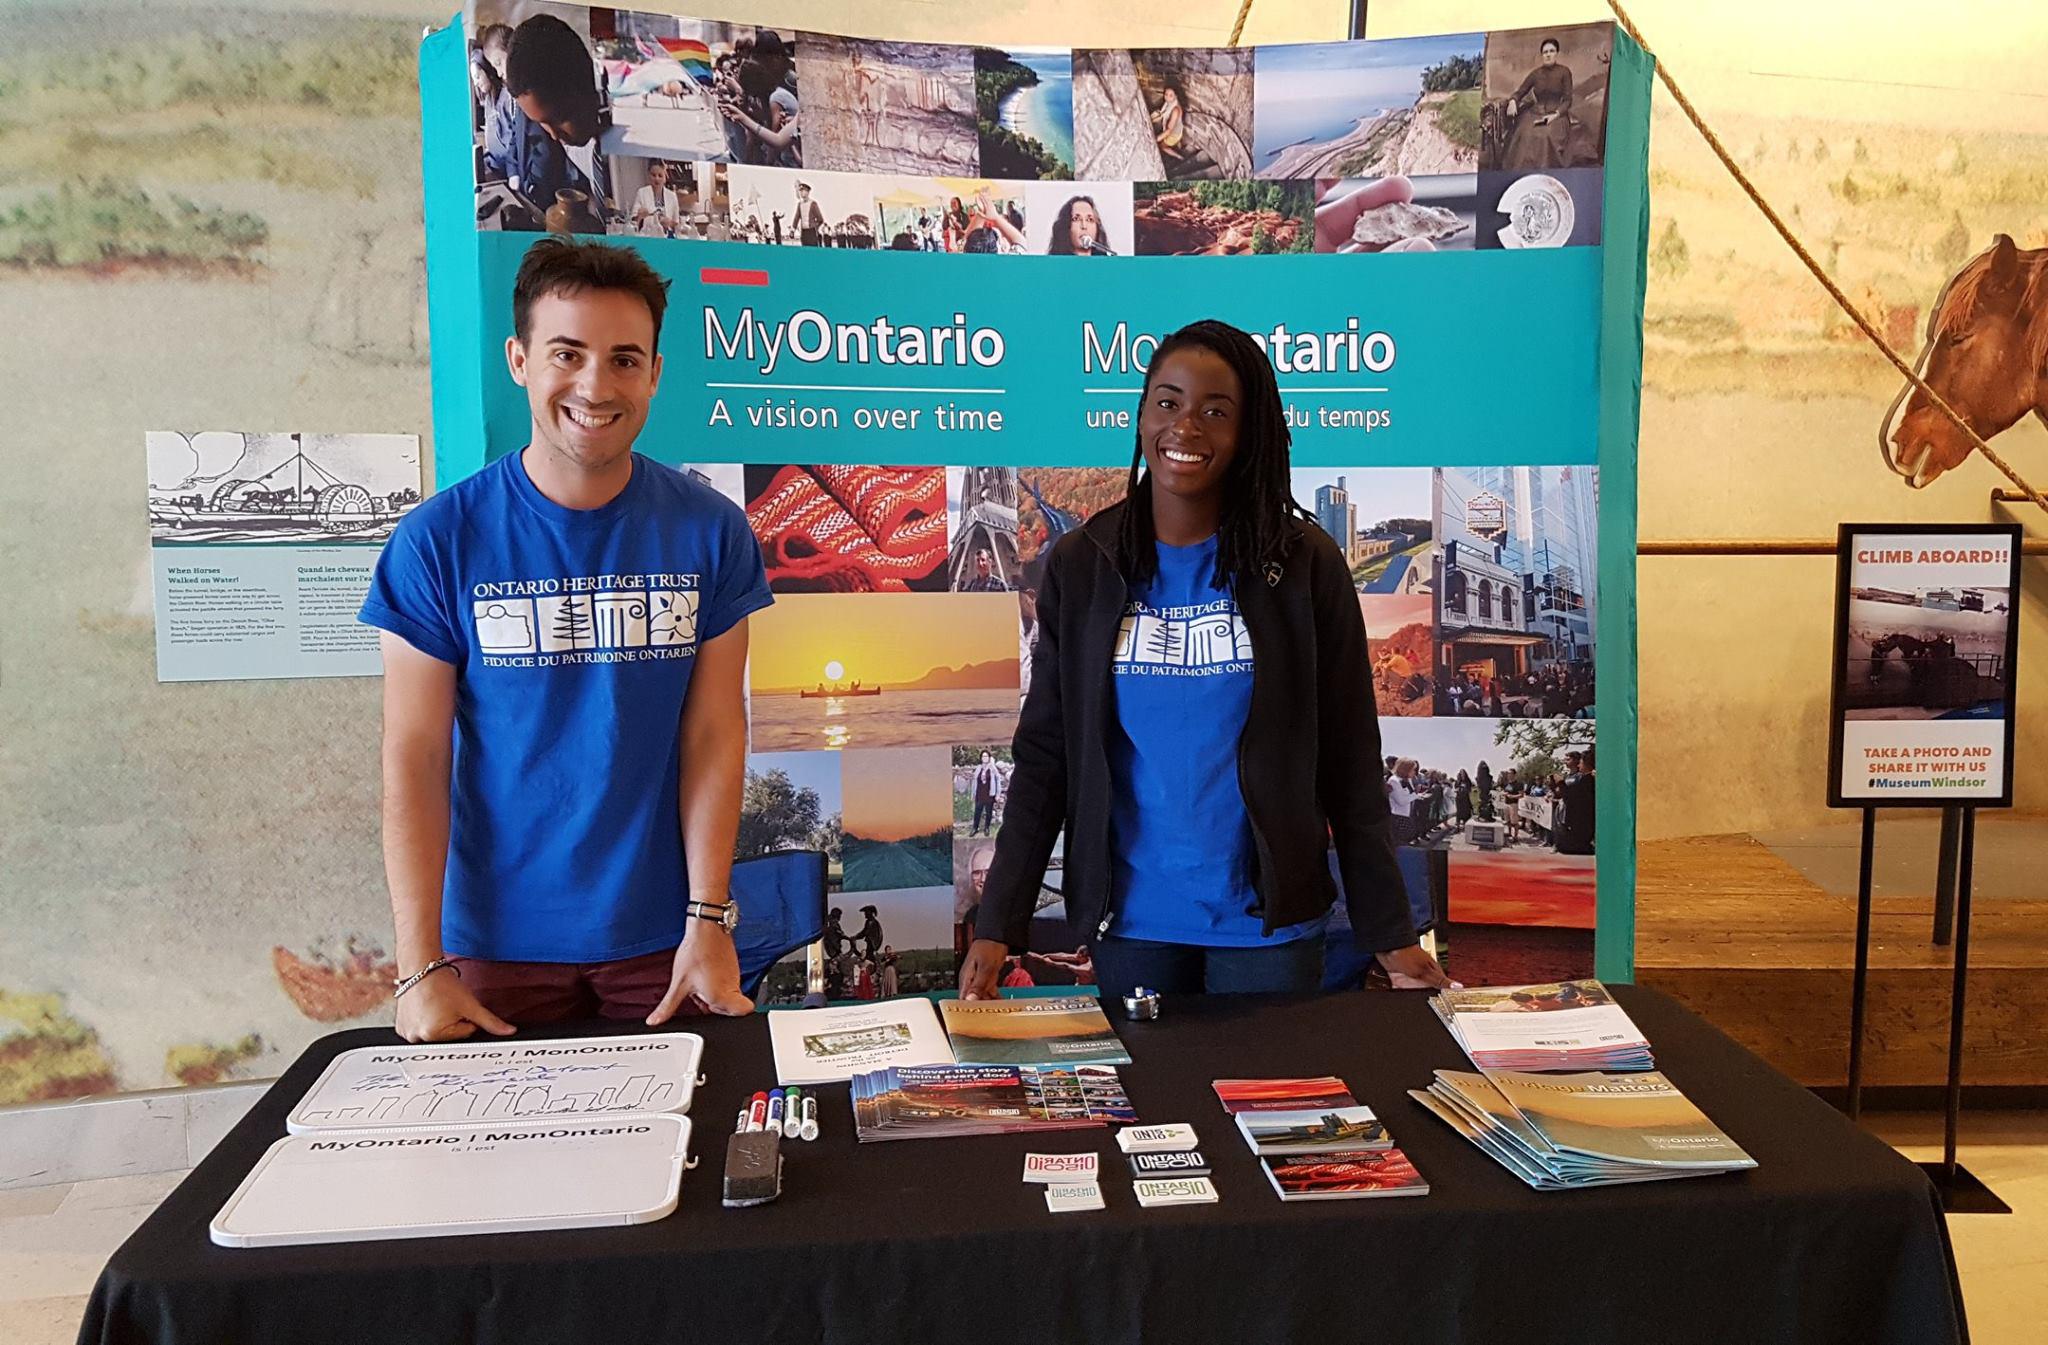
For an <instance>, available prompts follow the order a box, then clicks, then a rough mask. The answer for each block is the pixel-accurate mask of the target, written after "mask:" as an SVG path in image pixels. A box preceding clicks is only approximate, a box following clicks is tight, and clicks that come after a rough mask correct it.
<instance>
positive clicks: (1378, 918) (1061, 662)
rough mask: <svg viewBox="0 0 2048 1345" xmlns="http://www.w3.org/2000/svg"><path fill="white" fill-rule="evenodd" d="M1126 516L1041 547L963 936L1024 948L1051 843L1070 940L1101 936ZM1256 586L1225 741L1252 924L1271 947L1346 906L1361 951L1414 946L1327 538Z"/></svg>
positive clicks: (1107, 912) (1246, 614)
mask: <svg viewBox="0 0 2048 1345" xmlns="http://www.w3.org/2000/svg"><path fill="white" fill-rule="evenodd" d="M1122 509H1123V506H1122V505H1121V504H1118V505H1115V506H1112V507H1111V508H1108V509H1105V510H1103V511H1102V512H1101V513H1099V514H1097V515H1095V517H1094V518H1092V519H1090V520H1089V521H1088V522H1087V523H1086V524H1085V525H1083V526H1082V527H1080V528H1078V529H1076V530H1075V531H1073V532H1071V533H1069V534H1068V535H1067V536H1065V537H1062V538H1061V539H1060V540H1059V542H1058V543H1057V544H1055V545H1054V547H1053V549H1052V555H1051V557H1050V559H1049V560H1048V562H1047V565H1046V573H1045V578H1044V580H1043V582H1042V583H1041V584H1040V586H1039V591H1038V636H1037V644H1036V646H1035V647H1034V652H1033V654H1032V658H1031V690H1030V692H1029V693H1028V694H1027V695H1026V697H1025V699H1024V708H1023V712H1022V713H1021V715H1020V716H1019V718H1018V721H1017V736H1016V739H1015V742H1014V744H1013V753H1014V756H1015V760H1016V770H1015V773H1014V774H1013V775H1012V776H1011V778H1010V792H1009V802H1008V804H1007V805H1006V806H1005V809H1004V813H1003V825H1002V830H1001V831H1000V832H999V833H998V834H997V837H996V854H995V861H994V863H993V864H992V865H991V866H990V869H989V874H988V880H987V887H986V888H985V889H984V891H983V893H982V898H981V910H980V914H979V916H978V918H977V922H976V934H977V936H978V937H980V938H984V939H998V940H1001V941H1002V942H1003V943H1006V944H1008V945H1009V946H1010V947H1012V948H1017V949H1021V948H1023V947H1024V944H1025V939H1026V934H1027V931H1028V929H1029V927H1030V923H1031V916H1032V913H1033V910H1034V908H1035V906H1036V904H1037V895H1038V891H1039V885H1040V883H1041V882H1042V881H1043V879H1044V875H1045V866H1046V862H1047V860H1048V859H1049V858H1050V857H1051V854H1052V847H1053V842H1054V841H1055V840H1056V839H1057V838H1058V837H1059V835H1060V833H1061V831H1062V830H1063V829H1064V831H1065V832H1066V838H1067V839H1066V855H1065V873H1064V879H1063V882H1062V886H1063V888H1064V890H1065V896H1066V906H1067V918H1068V922H1069V924H1070V925H1071V927H1072V931H1073V936H1074V939H1075V941H1076V942H1077V943H1092V942H1094V941H1095V940H1096V939H1097V938H1100V937H1102V936H1104V935H1106V934H1110V933H1112V932H1113V930H1114V922H1115V912H1114V911H1112V910H1111V909H1110V837H1109V829H1110V828H1109V813H1110V791H1111V784H1110V772H1109V753H1108V748H1107V743H1108V740H1109V735H1110V734H1111V733H1112V732H1114V731H1115V728H1116V726H1115V724H1114V723H1113V722H1112V719H1113V710H1112V705H1111V700H1110V666H1111V655H1112V653H1113V651H1114V649H1115V645H1116V633H1117V626H1118V624H1119V622H1120V621H1121V619H1122V617H1123V613H1124V606H1125V603H1126V601H1127V600H1128V596H1129V595H1128V590H1127V588H1126V586H1125V584H1124V580H1123V576H1122V575H1121V574H1120V573H1119V572H1118V570H1117V567H1116V558H1115V549H1116V530H1117V520H1118V517H1119V515H1120V513H1121V511H1122ZM1291 526H1292V528H1293V535H1292V536H1291V537H1290V538H1289V539H1288V541H1287V547H1286V551H1285V553H1284V557H1283V561H1282V563H1280V564H1279V565H1278V566H1277V567H1274V568H1273V569H1271V570H1269V572H1268V574H1267V582H1265V583H1258V582H1254V583H1249V584H1237V585H1236V586H1235V594H1236V598H1237V606H1238V613H1239V615H1240V616H1241V617H1242V618H1243V620H1244V624H1245V629H1246V631H1247V633H1248V634H1249V635H1250V636H1251V642H1252V703H1251V710H1250V713H1249V716H1248V718H1247V719H1246V721H1245V728H1244V734H1243V736H1242V737H1241V738H1240V739H1239V740H1238V748H1237V762H1238V765H1237V776H1238V787H1239V789H1240V790H1241V791H1242V792H1243V795H1244V801H1245V810H1246V811H1247V812H1248V813H1249V814H1250V816H1251V824H1252V836H1253V841H1254V849H1255V855H1256V861H1257V862H1256V865H1255V868H1254V871H1253V887H1254V889H1255V891H1256V893H1257V897H1258V906H1257V908H1256V909H1257V911H1258V913H1259V914H1260V915H1261V916H1262V918H1263V920H1264V922H1265V930H1266V932H1267V933H1269V934H1270V933H1272V932H1273V931H1274V930H1275V929H1279V928H1282V927H1284V926H1287V925H1293V924H1298V923H1300V922H1301V921H1304V920H1311V919H1314V918H1315V917H1317V916H1319V915H1322V914H1323V913H1324V912H1326V911H1328V910H1329V909H1330V906H1331V904H1332V902H1334V901H1335V900H1336V887H1335V884H1334V883H1332V882H1331V880H1330V869H1329V862H1328V850H1329V847H1330V845H1331V844H1332V843H1334V844H1335V846H1336V850H1337V866H1338V871H1339V872H1340V873H1342V875H1343V878H1344V891H1345V893H1346V894H1347V900H1348V902H1349V904H1350V910H1351V923H1352V926H1353V928H1354V930H1355V931H1356V934H1357V939H1358V946H1359V947H1360V948H1363V949H1367V950H1370V951H1373V952H1384V951H1386V950H1388V949H1391V948H1401V947H1406V946H1408V945H1411V944H1413V943H1414V942H1415V926H1414V921H1413V919H1412V917H1411V916H1410V914H1409V909H1408V900H1407V896H1406V893H1405V890H1404V889H1403V887H1402V884H1401V874H1400V870H1399V868H1398V867H1397V866H1396V864H1395V861H1394V844H1393V831H1392V826H1391V823H1390V820H1389V819H1390V816H1391V814H1390V813H1389V810H1388V808H1387V796H1386V787H1385V785H1384V783H1383V780H1382V775H1381V765H1380V726H1379V712H1378V708H1377V706H1376V705H1375V704H1374V701H1373V688H1372V675H1371V671H1370V667H1369V665H1368V662H1367V659H1366V650H1365V622H1364V620H1363V618H1362V617H1361V616H1360V614H1359V610H1358V594H1357V593H1356V591H1355V590H1354V589H1353V587H1352V583H1351V571H1350V567H1348V566H1347V565H1346V564H1345V563H1344V557H1343V555H1342V553H1340V552H1339V551H1338V550H1337V545H1336V543H1335V542H1333V541H1331V540H1330V538H1329V537H1328V536H1327V535H1326V534H1325V533H1324V532H1323V531H1322V530H1321V529H1319V528H1316V527H1314V526H1313V525H1310V524H1307V523H1304V522H1302V521H1300V520H1295V521H1293V522H1292V524H1291Z"/></svg>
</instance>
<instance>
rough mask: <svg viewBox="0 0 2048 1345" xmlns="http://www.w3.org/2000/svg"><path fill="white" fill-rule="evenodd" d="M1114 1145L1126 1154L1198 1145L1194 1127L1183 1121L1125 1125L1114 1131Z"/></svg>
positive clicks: (1196, 1146)
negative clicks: (1170, 1123) (1154, 1124)
mask: <svg viewBox="0 0 2048 1345" xmlns="http://www.w3.org/2000/svg"><path fill="white" fill-rule="evenodd" d="M1116 1147H1117V1148H1119V1149H1122V1150H1123V1151H1124V1152H1125V1153H1127V1154H1150V1153H1170V1152H1172V1151H1174V1150H1177V1149H1194V1148H1199V1147H1200V1145H1199V1143H1198V1142H1197V1141H1196V1139H1195V1128H1194V1127H1193V1126H1191V1125H1188V1124H1187V1123H1186V1122H1184V1121H1176V1122H1175V1123H1174V1124H1172V1125H1163V1126H1125V1127H1124V1128H1123V1129H1122V1130H1119V1131H1117V1132H1116Z"/></svg>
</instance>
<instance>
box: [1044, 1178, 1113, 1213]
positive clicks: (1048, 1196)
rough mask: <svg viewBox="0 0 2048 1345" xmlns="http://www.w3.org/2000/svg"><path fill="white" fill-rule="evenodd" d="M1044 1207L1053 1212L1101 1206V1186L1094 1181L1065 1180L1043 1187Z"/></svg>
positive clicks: (1094, 1208)
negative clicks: (1056, 1184)
mask: <svg viewBox="0 0 2048 1345" xmlns="http://www.w3.org/2000/svg"><path fill="white" fill-rule="evenodd" d="M1045 1207H1046V1208H1047V1209H1049V1210H1051V1211H1052V1212H1053V1213H1054V1214H1071V1213H1073V1212H1074V1211H1076V1210H1099V1209H1101V1208H1103V1200H1102V1187H1101V1186H1100V1185H1099V1184H1097V1183H1095V1182H1065V1183H1062V1184H1060V1185H1058V1186H1048V1187H1046V1188H1045Z"/></svg>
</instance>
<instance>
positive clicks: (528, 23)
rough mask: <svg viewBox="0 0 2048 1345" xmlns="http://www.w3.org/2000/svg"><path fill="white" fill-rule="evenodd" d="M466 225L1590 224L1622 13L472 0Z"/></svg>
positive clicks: (1045, 245)
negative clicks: (1394, 28) (1095, 29)
mask: <svg viewBox="0 0 2048 1345" xmlns="http://www.w3.org/2000/svg"><path fill="white" fill-rule="evenodd" d="M469 34H470V43H469V45H470V76H471V88H472V92H473V94H474V97H473V100H472V101H473V108H472V113H473V115H472V129H473V131H474V141H475V166H476V181H477V200H476V218H477V224H478V227H479V228H483V229H491V230H502V229H511V230H528V231H543V230H545V231H550V232H557V233H585V234H598V233H602V234H614V235H630V236H638V237H645V238H677V239H698V240H706V239H708V240H715V241H738V242H747V243H757V244H776V245H784V246H791V247H836V248H853V249H862V250H874V249H886V250H894V251H908V252H956V253H957V252H979V253H1010V254H1020V253H1033V254H1041V255H1043V254H1055V255H1077V256H1128V255H1134V254H1135V255H1151V256H1205V255H1251V254H1262V253H1287V252H1325V253H1355V252H1394V251H1403V252H1405V251H1427V250H1432V249H1472V248H1525V247H1562V246H1571V245H1577V246H1586V245H1593V244H1597V243H1598V242H1599V241H1600V208H1601V191H1602V176H1601V175H1602V162H1603V155H1604V152H1605V139H1606V101H1607V99H1606V94H1607V72H1608V66H1609V62H1610V58H1611V44H1612V29H1611V27H1610V26H1609V25H1606V24H1586V25H1577V26H1564V27H1558V28H1545V29H1527V30H1518V31H1513V32H1497V33H1471V34H1464V35H1452V36H1440V37H1417V38H1400V39H1392V40H1387V41H1372V42H1328V43H1310V44H1303V45H1298V46H1268V47H1258V48H1251V47H1239V48H1174V49H1158V50H1122V49H1115V50H1079V51H1069V50H1067V49H1065V48H1043V47H1015V48H1008V49H998V48H992V47H968V46H955V45H946V44H939V43H926V42H887V41H877V40H869V39H861V38H847V37H839V36H835V35H831V34H825V33H812V32H800V31H797V30H794V29H778V28H769V27H757V26H755V25H751V24H741V23H728V22H720V21H713V20H705V19H691V18H683V17H679V16H676V15H669V14H643V13H636V12H633V11H629V10H621V9H603V8H592V9H585V8H582V7H580V6H574V5H566V4H556V3H540V2H537V0H473V4H472V8H471V15H470V27H469Z"/></svg>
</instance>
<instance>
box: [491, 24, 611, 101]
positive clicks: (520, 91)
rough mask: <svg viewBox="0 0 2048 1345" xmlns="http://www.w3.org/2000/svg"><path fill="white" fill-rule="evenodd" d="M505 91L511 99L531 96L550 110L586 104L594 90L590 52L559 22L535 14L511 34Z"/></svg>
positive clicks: (571, 31) (594, 82) (594, 83)
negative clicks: (579, 102)
mask: <svg viewBox="0 0 2048 1345" xmlns="http://www.w3.org/2000/svg"><path fill="white" fill-rule="evenodd" d="M505 87H506V88H508V89H510V90H511V91H512V96H513V97H514V98H523V97H525V96H526V95H527V94H529V93H530V94H532V95H534V96H535V97H536V98H538V99H540V101H541V102H543V103H546V104H548V105H549V106H556V107H558V106H560V105H562V104H564V103H571V104H573V103H576V102H578V101H584V102H587V101H589V99H590V97H591V95H592V93H593V92H595V90H596V87H597V85H596V76H595V74H594V73H593V72H592V69H591V64H590V48H589V47H586V46H585V45H583V39H582V38H580V37H578V36H577V35H576V30H575V29H574V28H571V27H570V26H569V25H568V24H566V23H564V22H562V20H560V19H558V18H556V17H555V16H554V15H552V14H536V15H534V16H533V17H532V18H530V19H528V20H527V21H526V22H525V23H522V24H520V25H519V27H518V28H517V29H516V30H515V31H514V32H513V34H512V51H511V54H510V55H508V56H507V57H506V58H505Z"/></svg>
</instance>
